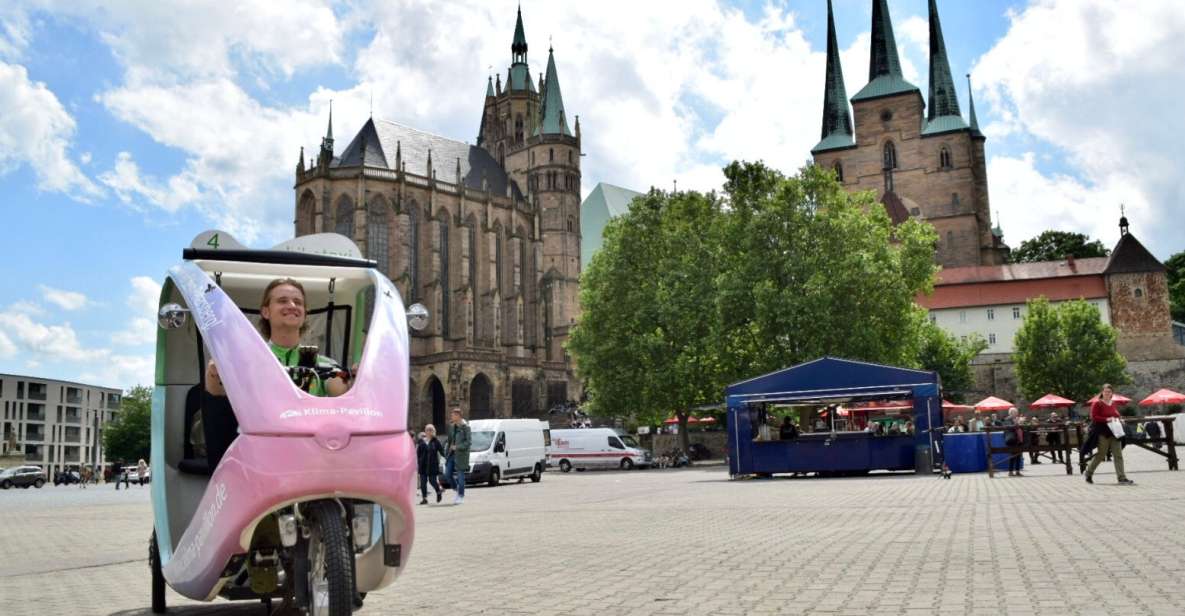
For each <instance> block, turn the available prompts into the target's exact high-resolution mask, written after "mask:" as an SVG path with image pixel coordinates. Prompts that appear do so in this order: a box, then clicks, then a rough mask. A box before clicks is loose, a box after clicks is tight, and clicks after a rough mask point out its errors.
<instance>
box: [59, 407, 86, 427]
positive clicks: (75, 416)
mask: <svg viewBox="0 0 1185 616" xmlns="http://www.w3.org/2000/svg"><path fill="white" fill-rule="evenodd" d="M63 423H68V424H74V425H76V426H77V425H79V424H81V423H82V414H81V413H79V412H78V410H77V409H75V410H74V412H73V413H71V412H70V411H69V410H67V411H66V419H65V421H64V422H63Z"/></svg>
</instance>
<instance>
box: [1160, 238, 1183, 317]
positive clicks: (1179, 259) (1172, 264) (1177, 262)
mask: <svg viewBox="0 0 1185 616" xmlns="http://www.w3.org/2000/svg"><path fill="white" fill-rule="evenodd" d="M1164 266H1165V267H1166V268H1167V269H1168V279H1169V307H1170V309H1171V310H1172V313H1173V320H1174V321H1180V322H1182V323H1185V250H1183V251H1181V252H1178V253H1177V254H1175V255H1173V256H1171V257H1169V259H1168V261H1165V262H1164Z"/></svg>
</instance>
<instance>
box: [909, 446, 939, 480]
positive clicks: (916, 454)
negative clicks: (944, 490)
mask: <svg viewBox="0 0 1185 616" xmlns="http://www.w3.org/2000/svg"><path fill="white" fill-rule="evenodd" d="M932 460H933V458H932V457H931V455H930V446H929V445H918V446H917V447H914V450H913V470H914V471H915V472H917V474H919V475H929V474H930V473H933V472H934V463H933V461H932Z"/></svg>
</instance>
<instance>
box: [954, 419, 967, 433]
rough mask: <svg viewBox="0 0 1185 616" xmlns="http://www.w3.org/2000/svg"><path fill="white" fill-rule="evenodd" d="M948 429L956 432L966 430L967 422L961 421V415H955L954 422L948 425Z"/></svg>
mask: <svg viewBox="0 0 1185 616" xmlns="http://www.w3.org/2000/svg"><path fill="white" fill-rule="evenodd" d="M950 431H951V432H953V433H956V434H957V433H960V432H966V431H967V424H966V423H965V422H964V421H963V416H962V415H959V416H958V417H955V423H954V425H952V426H951V427H950Z"/></svg>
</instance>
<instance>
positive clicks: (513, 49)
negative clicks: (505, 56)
mask: <svg viewBox="0 0 1185 616" xmlns="http://www.w3.org/2000/svg"><path fill="white" fill-rule="evenodd" d="M510 54H511V57H512V58H513V59H514V62H523V63H526V61H527V35H526V34H524V33H523V7H522V6H521V5H520V6H519V7H518V21H517V22H515V24H514V42H513V43H511V44H510Z"/></svg>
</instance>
